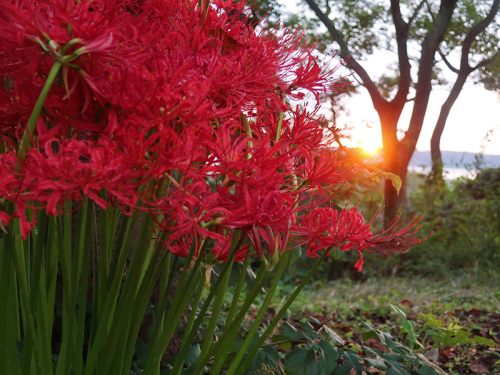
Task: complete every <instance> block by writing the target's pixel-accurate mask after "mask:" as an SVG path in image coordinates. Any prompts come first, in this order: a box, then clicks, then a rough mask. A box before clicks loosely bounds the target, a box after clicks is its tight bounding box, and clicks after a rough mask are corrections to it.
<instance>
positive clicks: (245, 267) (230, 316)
mask: <svg viewBox="0 0 500 375" xmlns="http://www.w3.org/2000/svg"><path fill="white" fill-rule="evenodd" d="M250 251H251V249H249V250H248V253H247V256H246V257H245V261H244V262H243V264H242V266H241V270H240V277H239V278H238V283H237V284H236V289H235V290H234V295H233V301H232V302H231V307H230V308H229V313H228V314H227V321H226V322H227V323H228V324H229V323H231V322H232V321H233V319H234V314H236V310H237V308H238V301H239V299H240V294H241V291H242V290H243V287H244V286H245V277H246V275H247V271H248V266H249V265H250V261H251V260H252V258H251V256H250Z"/></svg>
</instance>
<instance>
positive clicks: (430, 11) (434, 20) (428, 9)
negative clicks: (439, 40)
mask: <svg viewBox="0 0 500 375" xmlns="http://www.w3.org/2000/svg"><path fill="white" fill-rule="evenodd" d="M424 1H425V4H426V5H427V11H428V12H429V14H430V15H431V18H432V22H433V23H434V22H436V17H435V16H434V13H432V9H431V4H429V2H428V1H427V0H424Z"/></svg>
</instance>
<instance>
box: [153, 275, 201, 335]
mask: <svg viewBox="0 0 500 375" xmlns="http://www.w3.org/2000/svg"><path fill="white" fill-rule="evenodd" d="M204 289H205V280H203V278H201V279H200V283H199V284H198V289H197V290H196V294H195V296H194V299H193V303H192V305H191V313H190V314H189V318H188V321H187V324H186V329H185V330H184V337H187V336H188V335H189V333H190V332H191V329H193V324H194V320H195V318H196V315H197V312H198V306H199V305H200V300H201V294H202V293H203V290H204ZM160 311H161V310H160Z"/></svg>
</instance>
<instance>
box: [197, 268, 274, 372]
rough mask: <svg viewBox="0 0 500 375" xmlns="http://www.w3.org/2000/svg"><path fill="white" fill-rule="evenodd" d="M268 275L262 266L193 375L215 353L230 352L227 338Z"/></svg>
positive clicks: (200, 359)
mask: <svg viewBox="0 0 500 375" xmlns="http://www.w3.org/2000/svg"><path fill="white" fill-rule="evenodd" d="M270 274H271V272H270V271H268V270H267V269H266V267H265V266H262V267H261V268H260V270H259V273H258V274H257V277H256V278H255V280H254V282H253V284H252V286H251V287H250V290H249V292H248V295H247V297H246V299H245V302H244V303H243V305H242V306H241V308H240V312H239V313H238V314H237V315H236V317H235V318H234V319H233V321H232V322H231V323H230V324H228V325H226V327H225V328H224V332H223V334H222V336H221V337H220V338H219V340H218V341H217V342H216V343H215V344H214V345H212V347H211V349H210V352H209V353H208V354H207V355H205V356H204V357H200V358H199V359H198V363H197V366H196V368H195V370H194V371H193V374H201V373H202V372H203V368H204V367H205V365H206V364H207V363H208V361H209V360H210V358H211V357H212V356H213V355H214V354H215V353H221V352H223V353H228V352H229V351H230V350H231V347H232V345H233V343H232V342H230V341H229V340H228V337H230V336H231V335H232V332H233V331H238V328H239V327H240V325H241V322H242V321H243V319H244V318H245V316H246V314H247V311H248V308H249V307H250V305H251V304H252V303H253V301H254V300H255V298H256V297H257V295H258V294H259V292H260V291H261V289H262V287H263V286H264V284H265V283H266V281H267V279H268V278H269V275H270Z"/></svg>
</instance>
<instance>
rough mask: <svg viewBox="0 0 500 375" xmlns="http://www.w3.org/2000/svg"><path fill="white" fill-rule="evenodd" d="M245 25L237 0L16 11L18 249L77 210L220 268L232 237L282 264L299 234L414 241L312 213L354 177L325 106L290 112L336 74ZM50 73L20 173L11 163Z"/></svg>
mask: <svg viewBox="0 0 500 375" xmlns="http://www.w3.org/2000/svg"><path fill="white" fill-rule="evenodd" d="M246 17H247V16H245V5H244V4H243V3H238V4H234V3H232V2H231V1H214V2H212V4H211V6H209V7H205V6H203V7H193V3H192V1H185V0H167V1H160V0H148V1H141V2H139V1H134V0H112V1H103V0H95V1H92V2H86V1H83V2H77V3H74V2H73V1H70V0H40V1H38V2H36V3H35V2H31V1H28V0H8V1H7V2H6V4H5V7H3V8H2V9H0V32H2V35H3V38H4V43H3V44H2V45H0V55H1V56H2V58H1V60H0V79H2V80H3V82H6V83H5V85H4V86H5V88H4V90H3V91H2V92H1V93H0V136H1V137H2V139H1V141H2V142H3V144H5V148H6V151H8V152H7V153H6V154H1V155H0V170H1V171H2V179H1V180H0V198H2V199H6V200H10V201H12V202H13V203H14V205H15V207H16V213H15V215H14V216H15V217H18V218H20V221H21V228H22V234H23V236H24V237H25V236H27V233H28V232H29V230H30V229H31V228H32V226H33V224H34V220H33V221H32V222H31V223H29V222H28V220H27V217H26V210H27V209H28V208H32V209H33V210H35V208H34V207H31V206H33V203H31V202H39V203H40V204H41V206H43V207H44V208H45V209H46V211H47V213H48V214H49V215H58V214H59V212H60V210H61V207H62V204H63V203H65V202H67V201H78V200H81V199H82V198H83V197H89V198H91V199H92V200H94V201H95V202H96V203H97V204H98V205H99V206H101V207H102V208H106V207H107V205H109V204H116V205H118V206H119V207H121V208H122V210H124V211H125V212H126V213H130V211H131V210H132V209H133V208H138V209H142V210H144V211H147V212H148V213H150V214H152V215H153V216H154V217H155V220H156V221H158V223H157V224H158V226H159V228H160V229H162V230H165V231H169V232H170V233H171V234H170V236H169V240H168V241H167V243H166V246H168V247H171V251H172V252H174V253H176V254H179V255H182V254H185V253H186V251H188V250H189V248H190V247H191V245H192V243H193V241H194V242H195V246H196V248H197V249H198V246H199V245H200V243H201V241H213V243H214V247H213V251H214V253H216V255H217V259H219V260H221V261H223V260H224V257H226V259H227V253H228V249H229V246H230V244H229V242H230V240H231V237H232V236H233V233H234V231H235V230H242V231H243V232H244V233H246V234H247V235H248V236H249V238H250V241H251V242H252V243H253V244H254V247H255V248H256V249H257V250H256V251H257V253H258V254H259V256H267V255H270V256H274V255H275V254H279V253H280V252H282V251H284V250H285V249H287V248H288V247H287V246H289V236H290V235H291V232H292V228H294V229H293V230H294V231H296V234H297V236H298V237H299V238H301V240H300V241H306V240H307V241H310V243H309V245H308V254H309V255H311V256H315V255H316V254H317V251H318V250H319V249H320V248H322V247H325V246H331V245H335V244H338V245H340V246H341V249H342V250H349V249H356V250H358V251H361V249H364V248H368V247H370V246H372V247H373V246H375V244H377V243H379V242H377V241H383V240H384V239H385V240H387V238H388V237H387V236H391V235H394V233H396V234H398V233H400V232H401V233H406V232H407V231H409V230H410V229H411V228H413V226H414V224H415V223H414V222H413V221H412V222H411V223H410V227H411V228H402V229H400V228H399V227H397V226H396V225H394V226H393V227H391V228H389V229H387V230H386V231H382V232H380V233H379V234H373V233H372V232H371V231H370V229H369V223H365V222H364V220H363V218H362V216H361V214H360V213H358V212H357V211H356V210H354V211H353V210H350V211H346V210H344V211H342V212H341V213H336V211H335V212H333V211H331V210H330V209H325V208H317V207H319V206H320V205H322V204H324V203H325V202H326V201H328V200H330V199H331V198H332V197H333V196H334V195H335V194H337V193H338V192H339V189H340V188H341V187H342V188H348V187H349V186H348V184H347V181H348V179H349V178H350V177H352V175H353V174H354V173H356V169H355V168H354V167H352V166H348V165H347V163H344V162H342V161H339V160H338V159H337V157H336V154H335V152H333V151H332V150H331V149H330V148H329V147H330V146H331V145H330V144H331V138H332V136H331V134H330V133H328V132H327V131H326V130H325V129H324V128H323V127H322V125H321V122H320V121H318V120H317V119H316V118H315V117H316V115H317V108H316V110H315V111H314V112H312V113H310V112H307V111H305V110H299V109H297V110H296V111H295V112H292V111H291V110H290V101H289V100H288V101H287V99H298V98H300V97H301V96H302V94H303V93H304V92H312V93H313V95H314V96H315V97H316V99H317V100H318V99H319V93H321V92H324V91H325V90H332V89H336V85H337V83H335V82H338V81H337V80H333V79H332V74H333V73H334V71H335V69H329V68H325V67H324V66H320V65H319V64H318V61H317V58H316V57H315V56H314V55H313V49H314V45H312V44H310V43H308V42H307V41H306V40H305V39H304V33H303V32H300V31H294V30H290V29H283V28H281V29H279V30H276V31H273V30H269V29H267V28H265V27H260V26H259V28H258V30H257V29H255V28H254V27H253V26H252V25H249V24H247V22H245V21H246ZM56 63H57V64H59V63H61V64H62V69H61V70H60V71H59V73H57V76H56V78H55V80H54V83H53V84H52V86H51V87H50V88H49V91H48V95H47V97H46V99H45V100H44V102H43V109H42V110H41V112H40V113H41V114H40V115H39V117H38V119H37V122H36V129H35V130H34V131H33V132H32V130H31V128H32V127H33V124H34V123H33V122H30V126H31V128H30V133H29V135H30V137H29V140H30V141H31V142H32V145H33V146H34V147H33V148H32V149H31V151H29V152H28V153H27V155H26V159H25V161H24V164H23V167H22V169H20V168H18V166H16V158H17V153H16V151H12V150H17V149H18V148H19V141H20V140H21V139H22V138H23V133H24V131H25V128H26V124H27V122H28V118H30V116H31V114H32V110H33V107H34V106H35V103H37V101H38V99H39V96H40V93H41V92H42V88H44V86H45V85H46V84H47V82H49V81H48V79H47V76H48V74H49V72H50V71H51V69H52V68H53V66H54V64H56ZM57 64H56V66H57ZM332 81H333V83H332ZM7 82H8V84H7ZM27 134H28V133H27ZM11 151H12V152H11ZM141 185H143V186H147V188H146V189H145V191H142V192H139V187H140V186H141ZM103 189H104V190H103ZM103 191H106V196H105V197H103V196H102V194H103ZM139 199H140V200H141V201H142V202H143V203H144V205H143V207H141V208H139V207H136V206H137V205H136V202H137V200H139ZM37 207H38V205H37ZM304 210H310V211H311V212H310V213H309V214H307V215H305V216H302V220H301V224H300V225H297V224H296V220H297V219H296V218H297V217H300V215H301V212H302V211H304ZM159 214H161V215H162V216H161V217H162V219H159V218H158V217H157V215H159ZM335 215H336V216H335ZM34 218H36V216H35V215H34ZM9 219H10V216H9V215H7V214H6V213H0V221H1V222H2V223H7V222H8V220H9ZM412 225H413V226H412ZM296 228H299V229H296ZM325 228H326V229H325ZM367 228H368V229H367ZM262 239H263V242H262V241H261V240H262ZM233 240H234V239H233ZM190 241H191V242H190ZM197 241H198V242H200V243H198V242H197ZM262 243H265V244H267V245H266V249H263V248H262ZM245 246H246V244H245ZM197 251H198V250H197ZM238 254H239V255H237V259H241V256H243V255H244V254H245V252H244V251H242V252H241V253H240V252H239V253H238ZM361 262H362V260H361ZM357 266H358V268H360V267H361V263H359V262H358V264H357Z"/></svg>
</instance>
